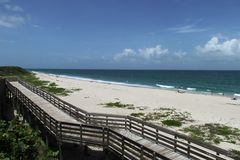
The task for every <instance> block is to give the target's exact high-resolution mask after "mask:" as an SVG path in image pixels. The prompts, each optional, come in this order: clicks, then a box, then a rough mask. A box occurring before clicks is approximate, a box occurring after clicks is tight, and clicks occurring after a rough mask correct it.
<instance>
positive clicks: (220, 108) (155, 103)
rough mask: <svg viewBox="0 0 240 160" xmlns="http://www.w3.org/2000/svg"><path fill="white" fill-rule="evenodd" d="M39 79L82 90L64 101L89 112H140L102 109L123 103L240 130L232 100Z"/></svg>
mask: <svg viewBox="0 0 240 160" xmlns="http://www.w3.org/2000/svg"><path fill="white" fill-rule="evenodd" d="M36 76H37V77H39V78H40V79H41V80H47V81H51V82H55V83H56V84H58V85H59V86H61V87H64V88H67V89H81V90H79V91H75V92H73V93H71V94H70V95H69V96H65V97H61V98H62V99H63V100H65V101H67V102H69V103H71V104H73V105H75V106H77V107H80V108H82V109H84V110H87V111H89V112H99V113H112V114H121V115H130V114H131V113H133V112H139V111H140V110H139V109H135V110H132V109H123V108H107V107H104V106H103V105H101V104H104V103H108V102H117V101H120V102H121V103H124V104H133V105H134V106H135V107H140V108H145V109H144V111H140V112H153V111H154V109H156V108H159V107H166V108H176V109H177V110H179V111H182V112H185V111H186V112H189V113H190V114H191V116H192V118H193V119H194V120H195V122H193V123H191V124H205V123H221V124H225V125H228V126H232V127H236V128H240V100H232V99H231V98H230V97H224V96H214V95H204V94H193V93H178V92H177V91H170V90H163V89H155V88H143V87H142V88H141V87H131V86H123V85H117V84H106V83H100V82H94V81H87V80H78V79H74V78H68V77H61V76H55V75H49V74H44V73H37V74H36ZM222 145H223V148H239V146H238V147H237V146H236V145H231V144H224V143H222V144H221V146H222Z"/></svg>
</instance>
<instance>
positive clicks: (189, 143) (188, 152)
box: [187, 141, 191, 158]
mask: <svg viewBox="0 0 240 160" xmlns="http://www.w3.org/2000/svg"><path fill="white" fill-rule="evenodd" d="M190 145H191V142H190V141H188V150H187V155H188V158H190V153H191V152H190V150H191V148H190Z"/></svg>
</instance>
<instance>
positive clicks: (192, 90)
mask: <svg viewBox="0 0 240 160" xmlns="http://www.w3.org/2000/svg"><path fill="white" fill-rule="evenodd" d="M31 72H32V73H35V74H47V75H50V76H56V77H61V78H67V79H75V80H80V81H87V82H95V83H102V84H110V85H120V86H128V87H137V88H150V89H157V90H166V91H172V92H178V93H190V94H199V95H208V96H218V97H227V98H233V97H234V95H235V94H237V93H224V92H219V93H216V92H210V91H207V90H206V91H199V90H196V88H191V87H189V88H187V89H183V88H176V87H174V86H168V85H160V84H156V86H151V85H143V84H134V83H124V82H116V81H108V80H101V79H91V78H85V77H77V76H70V75H62V74H53V73H46V72H39V71H31ZM161 86H162V87H161Z"/></svg>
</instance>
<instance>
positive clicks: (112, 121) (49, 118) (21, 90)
mask: <svg viewBox="0 0 240 160" xmlns="http://www.w3.org/2000/svg"><path fill="white" fill-rule="evenodd" d="M6 85H7V88H8V91H9V92H10V93H11V94H12V95H13V97H15V98H17V99H18V100H20V101H21V102H22V103H23V104H24V105H25V106H26V107H27V108H28V110H29V111H31V112H32V114H33V115H35V116H36V118H37V119H39V121H40V122H41V123H42V124H43V125H44V126H45V127H46V129H47V130H48V131H49V132H50V133H52V134H54V135H55V136H56V138H57V139H58V141H60V142H68V143H75V144H86V145H98V146H102V147H103V148H106V149H109V150H111V151H113V152H115V153H117V154H118V155H120V156H121V157H122V158H126V159H173V160H185V159H209V160H214V159H219V160H224V159H229V160H233V159H236V156H235V155H232V154H230V153H229V152H228V151H225V150H223V149H220V148H218V147H215V146H211V145H208V144H205V143H202V142H199V141H196V140H194V139H191V138H190V137H187V136H185V135H182V134H179V133H177V132H173V131H171V130H168V129H166V128H163V127H160V126H156V125H154V124H151V123H147V122H144V121H142V120H139V119H136V118H133V117H130V116H120V115H111V114H99V113H89V112H87V111H84V110H82V109H80V108H78V107H76V106H73V105H71V104H69V103H67V102H64V101H63V100H61V99H59V98H57V97H55V96H54V95H51V94H49V93H47V92H45V91H42V90H40V89H38V88H36V87H33V86H31V85H29V84H27V83H25V82H23V81H20V80H19V81H11V82H9V81H6ZM234 156H235V157H234Z"/></svg>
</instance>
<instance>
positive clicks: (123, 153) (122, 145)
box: [122, 136, 124, 159]
mask: <svg viewBox="0 0 240 160" xmlns="http://www.w3.org/2000/svg"><path fill="white" fill-rule="evenodd" d="M122 159H124V137H123V136H122Z"/></svg>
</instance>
